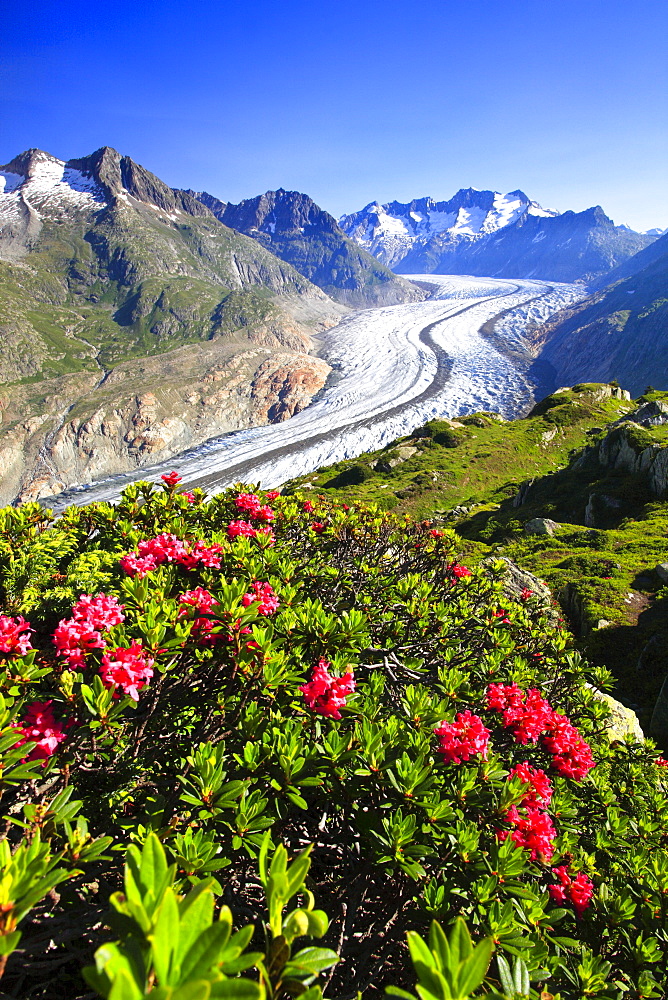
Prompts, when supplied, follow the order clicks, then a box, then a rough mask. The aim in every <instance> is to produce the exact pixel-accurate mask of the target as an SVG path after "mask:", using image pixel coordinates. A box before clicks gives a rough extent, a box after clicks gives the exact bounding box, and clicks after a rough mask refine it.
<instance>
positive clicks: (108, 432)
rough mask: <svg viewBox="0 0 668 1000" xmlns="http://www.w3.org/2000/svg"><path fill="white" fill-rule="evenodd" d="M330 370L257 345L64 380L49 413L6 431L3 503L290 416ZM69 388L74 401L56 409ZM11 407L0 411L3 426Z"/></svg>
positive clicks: (1, 459) (213, 348) (183, 352)
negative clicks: (100, 380) (87, 379)
mask: <svg viewBox="0 0 668 1000" xmlns="http://www.w3.org/2000/svg"><path fill="white" fill-rule="evenodd" d="M329 372H330V368H329V366H328V365H327V364H326V363H325V362H324V361H321V360H320V359H318V358H314V357H310V356H308V355H295V354H292V353H286V352H284V353H277V352H275V351H274V352H270V351H269V350H268V349H266V348H261V347H258V348H252V349H249V350H246V351H244V352H241V353H239V354H232V355H230V354H229V352H227V356H226V352H225V351H223V350H221V347H220V345H218V346H217V345H215V344H214V345H206V346H202V347H201V348H200V349H199V350H198V351H193V350H192V349H191V348H181V349H180V350H178V351H175V352H172V353H171V354H170V355H167V356H161V357H160V358H152V359H148V360H147V361H145V362H143V363H142V364H141V365H140V366H138V365H136V364H134V363H133V364H126V365H120V366H119V367H118V368H117V369H115V370H114V372H113V376H112V377H111V378H110V379H108V380H107V381H106V382H105V383H104V384H103V385H101V386H97V387H96V386H94V385H88V386H85V385H83V384H82V382H81V381H79V382H78V383H76V385H75V383H73V381H72V380H71V379H68V380H65V381H64V382H61V384H60V385H59V386H55V385H54V386H52V389H53V390H54V394H53V395H52V396H51V397H49V398H48V400H47V407H48V409H47V412H45V413H42V414H41V415H40V416H38V417H33V418H29V419H28V420H22V421H19V420H17V421H13V422H12V424H11V427H8V429H7V430H6V432H5V433H3V435H2V444H1V445H0V483H1V486H0V503H8V502H11V501H12V500H14V499H15V498H17V499H18V500H20V501H23V502H25V501H28V500H36V499H39V498H41V497H45V496H52V495H53V494H54V493H58V492H60V491H61V490H63V489H65V488H67V487H68V486H71V485H74V484H85V483H90V482H92V481H93V480H94V479H98V478H101V477H104V476H106V475H110V474H113V473H117V472H124V471H131V470H134V469H137V468H141V467H142V466H144V465H149V464H152V463H153V462H156V461H160V460H161V459H167V458H170V457H171V456H172V455H175V454H177V453H178V452H181V451H184V450H186V449H188V448H192V447H195V446H196V445H198V444H201V443H202V442H203V441H206V440H207V439H208V438H211V437H216V436H218V435H220V434H225V433H227V432H229V431H234V430H239V429H242V428H245V427H249V426H256V425H260V424H266V423H273V422H277V421H281V420H287V419H288V418H289V417H291V416H292V415H293V414H295V413H298V412H299V411H300V410H302V409H304V407H305V406H308V404H309V402H310V401H311V399H312V398H313V396H314V395H315V394H316V393H317V392H319V391H320V389H322V388H323V386H324V384H325V382H326V380H327V376H328V375H329ZM75 388H76V389H78V391H79V392H80V393H81V398H80V399H79V400H78V401H77V403H76V404H75V406H73V407H67V406H65V407H63V402H64V399H63V396H64V397H65V398H67V393H68V392H70V391H74V390H75ZM57 389H59V390H60V392H59V393H56V390H57ZM61 393H62V395H61ZM15 405H16V404H15ZM12 409H13V408H12V407H10V408H7V407H5V409H4V411H3V415H4V418H5V424H6V425H7V424H8V423H9V421H10V420H11V418H12V416H14V413H13V412H12Z"/></svg>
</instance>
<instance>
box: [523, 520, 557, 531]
mask: <svg viewBox="0 0 668 1000" xmlns="http://www.w3.org/2000/svg"><path fill="white" fill-rule="evenodd" d="M557 528H559V524H557V522H556V521H552V520H551V519H550V518H549V517H533V518H532V519H531V520H530V521H527V522H526V524H525V525H524V534H525V535H553V534H554V533H555V531H556V530H557Z"/></svg>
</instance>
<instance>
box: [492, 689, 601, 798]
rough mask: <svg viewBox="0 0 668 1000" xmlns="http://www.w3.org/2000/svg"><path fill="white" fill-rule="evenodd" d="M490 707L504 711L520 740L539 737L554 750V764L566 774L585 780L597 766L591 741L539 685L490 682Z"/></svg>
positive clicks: (509, 726)
mask: <svg viewBox="0 0 668 1000" xmlns="http://www.w3.org/2000/svg"><path fill="white" fill-rule="evenodd" d="M487 707H488V708H490V709H492V711H495V712H501V714H502V716H503V725H504V726H505V727H506V728H508V729H510V730H511V731H512V733H513V735H514V736H515V739H516V740H517V742H518V743H522V744H526V743H530V742H531V743H535V742H537V740H538V739H539V738H541V740H542V744H543V746H544V747H545V748H546V749H547V750H548V751H549V752H550V753H551V754H552V766H553V767H554V769H555V771H557V773H558V774H561V775H563V777H565V778H574V779H575V780H576V781H582V779H583V778H584V777H585V775H586V774H587V773H588V772H589V771H590V770H591V769H592V767H594V764H595V762H594V759H593V757H592V753H591V748H590V746H589V744H588V743H587V742H586V741H585V740H584V739H583V738H582V736H581V735H580V733H579V732H578V730H577V729H576V728H575V726H574V725H572V723H571V722H570V720H569V719H568V718H567V716H565V715H562V714H561V712H556V711H555V710H554V709H553V708H552V707H551V705H550V703H549V702H548V701H546V700H545V698H543V696H542V695H541V694H540V692H539V691H538V689H537V688H531V689H530V690H529V691H527V692H526V694H525V693H524V691H523V690H522V689H521V688H520V687H518V685H517V684H490V685H489V687H488V689H487Z"/></svg>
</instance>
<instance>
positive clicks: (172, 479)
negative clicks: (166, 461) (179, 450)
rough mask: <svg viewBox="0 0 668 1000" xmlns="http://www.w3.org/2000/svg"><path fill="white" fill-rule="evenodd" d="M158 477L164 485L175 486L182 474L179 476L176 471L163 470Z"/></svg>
mask: <svg viewBox="0 0 668 1000" xmlns="http://www.w3.org/2000/svg"><path fill="white" fill-rule="evenodd" d="M160 478H161V479H162V481H163V482H164V483H165V485H166V486H170V487H171V486H176V484H177V483H180V482H181V480H182V478H183V476H180V475H179V474H178V472H165V473H164V474H163V475H162V476H160Z"/></svg>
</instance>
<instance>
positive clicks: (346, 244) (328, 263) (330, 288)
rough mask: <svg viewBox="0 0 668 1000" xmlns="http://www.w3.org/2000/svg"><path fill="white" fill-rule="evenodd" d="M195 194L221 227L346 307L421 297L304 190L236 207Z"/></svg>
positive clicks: (267, 195) (270, 195) (268, 195)
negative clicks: (257, 246)
mask: <svg viewBox="0 0 668 1000" xmlns="http://www.w3.org/2000/svg"><path fill="white" fill-rule="evenodd" d="M184 194H185V192H184ZM188 197H190V195H189V194H188ZM196 197H197V198H199V200H200V202H201V203H202V205H203V206H207V208H208V209H210V210H211V211H212V212H213V214H214V215H215V216H216V218H217V219H219V220H220V221H221V222H222V223H223V224H224V225H226V226H229V227H230V228H232V229H236V230H237V231H238V232H240V233H245V234H246V235H247V236H250V237H252V238H253V239H254V240H257V242H258V243H261V244H262V246H264V247H266V249H267V250H270V251H271V252H272V253H274V254H276V256H277V257H280V259H281V260H284V261H287V262H288V263H289V264H292V266H293V267H295V268H296V269H297V270H298V271H299V272H300V274H303V275H304V277H306V278H308V279H309V281H312V282H313V283H314V284H315V285H318V286H319V287H320V288H322V289H323V291H325V292H327V294H328V295H330V296H331V297H332V298H334V299H336V300H337V301H339V302H343V303H344V304H345V305H349V306H354V307H357V308H359V307H365V306H366V307H368V306H376V305H394V304H395V303H399V302H419V301H420V300H421V299H423V298H424V297H425V293H424V291H422V290H421V289H419V288H418V287H417V286H416V285H413V284H411V283H409V282H408V281H405V280H404V279H403V278H399V277H397V275H395V274H394V273H393V272H392V271H391V270H390V269H389V268H388V267H386V266H385V265H384V264H381V262H380V261H378V260H376V259H375V257H372V256H371V255H370V254H369V253H367V252H366V250H363V249H362V248H361V247H359V246H358V245H357V244H356V243H355V242H354V241H353V240H351V239H349V237H348V236H346V234H345V233H344V232H343V230H342V229H341V227H340V226H339V224H338V223H337V221H336V219H334V218H333V216H331V215H330V214H329V213H328V212H325V211H324V210H323V209H322V208H320V207H319V206H318V205H316V203H315V202H314V201H313V199H312V198H309V196H308V195H306V194H302V193H301V192H299V191H284V190H283V189H282V188H279V190H278V191H267V192H266V193H265V194H261V195H258V196H257V197H256V198H247V199H246V200H245V201H242V202H240V203H239V204H238V205H232V204H225V203H224V202H221V201H218V199H216V198H214V197H213V196H212V195H210V194H207V193H206V192H202V193H199V194H196Z"/></svg>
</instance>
